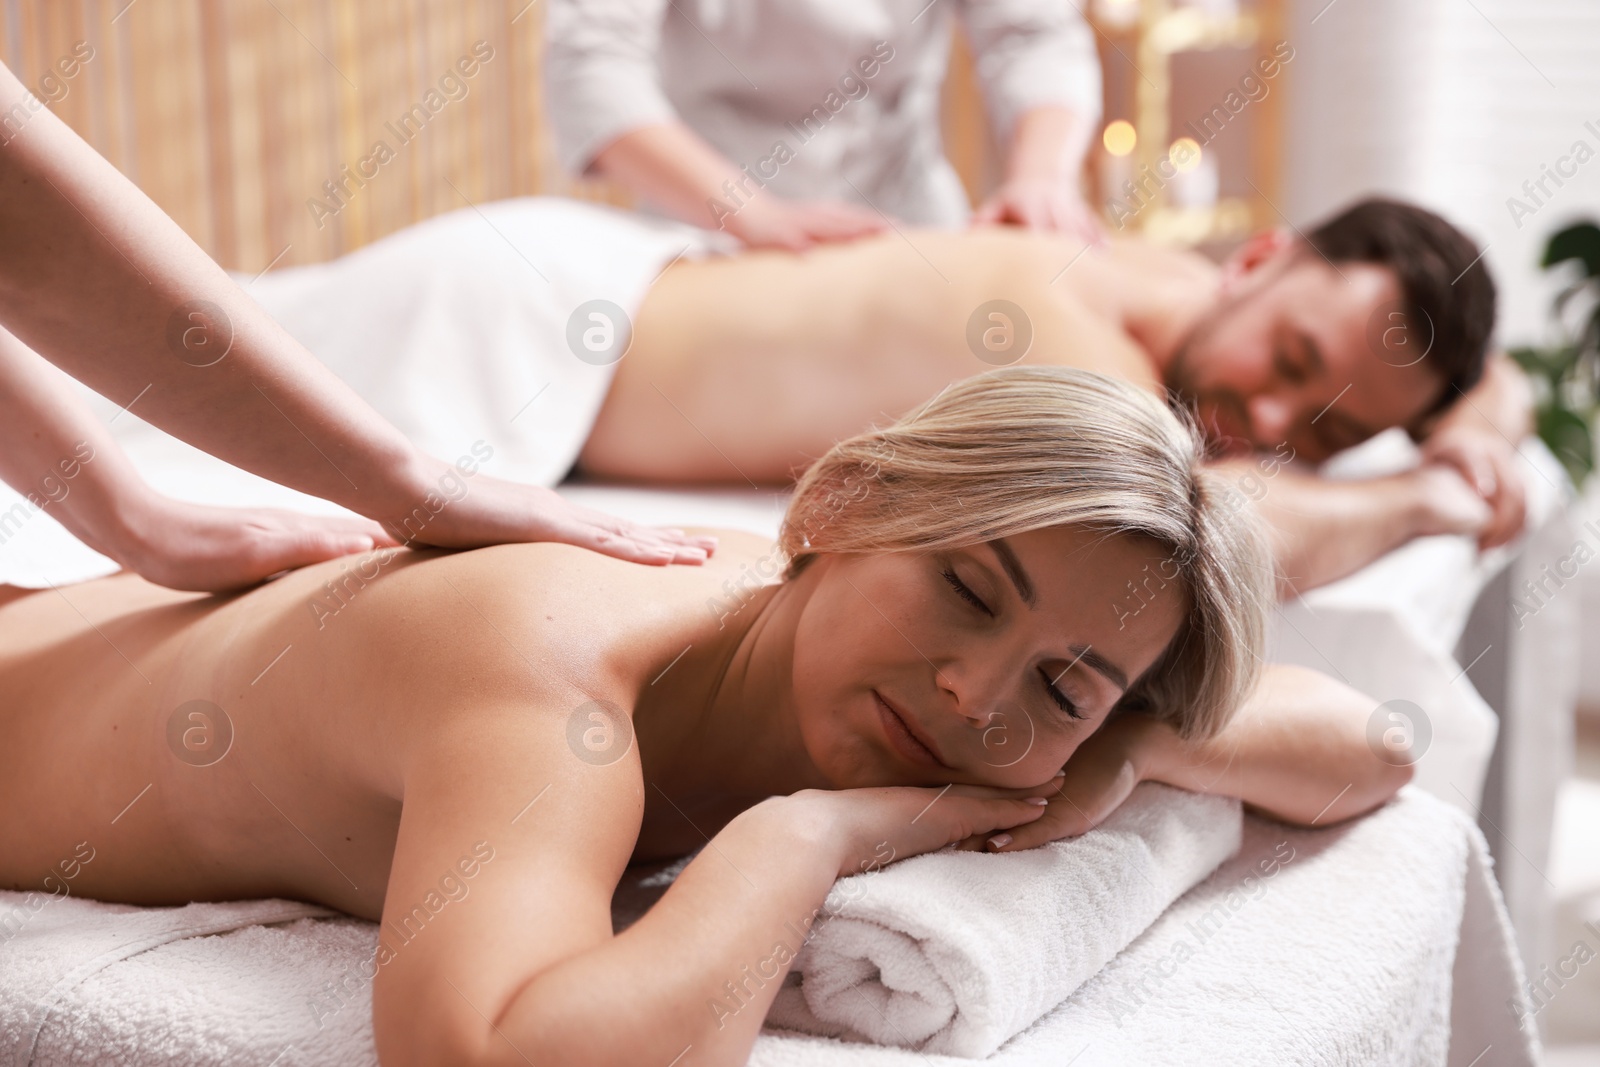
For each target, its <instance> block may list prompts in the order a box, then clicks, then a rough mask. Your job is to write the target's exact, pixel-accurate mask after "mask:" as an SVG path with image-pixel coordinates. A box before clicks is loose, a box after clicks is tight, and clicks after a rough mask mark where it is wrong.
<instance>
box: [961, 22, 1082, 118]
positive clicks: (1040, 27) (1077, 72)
mask: <svg viewBox="0 0 1600 1067" xmlns="http://www.w3.org/2000/svg"><path fill="white" fill-rule="evenodd" d="M960 13H961V21H962V23H963V24H964V25H965V27H966V31H967V40H968V42H969V43H970V44H971V46H972V55H973V62H974V65H975V66H976V68H977V73H978V80H979V81H980V82H981V83H982V85H983V93H984V99H985V102H986V103H987V105H988V108H989V117H990V120H991V121H992V122H993V123H994V127H995V133H996V136H997V140H998V141H999V143H1000V144H1001V145H1008V144H1010V142H1011V134H1012V131H1013V130H1015V128H1016V124H1017V120H1018V119H1020V118H1021V117H1022V115H1023V113H1024V112H1027V111H1029V110H1031V109H1032V108H1035V107H1039V106H1041V105H1044V104H1057V105H1061V106H1065V107H1070V108H1072V109H1073V110H1074V111H1076V112H1077V113H1078V114H1079V115H1081V116H1083V119H1084V121H1085V122H1087V123H1088V124H1089V125H1090V126H1093V125H1095V124H1097V123H1098V122H1099V120H1100V108H1101V100H1100V56H1099V54H1098V53H1096V52H1095V48H1094V31H1093V30H1091V29H1090V28H1089V26H1088V24H1087V23H1085V22H1084V20H1083V16H1082V15H1081V14H1079V12H1078V9H1077V6H1076V4H1075V3H1074V2H1070V0H960Z"/></svg>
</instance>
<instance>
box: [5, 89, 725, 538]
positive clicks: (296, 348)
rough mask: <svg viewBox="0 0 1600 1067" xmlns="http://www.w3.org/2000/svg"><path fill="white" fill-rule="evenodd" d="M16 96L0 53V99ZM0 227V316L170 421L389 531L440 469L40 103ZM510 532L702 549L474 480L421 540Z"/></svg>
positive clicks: (34, 345)
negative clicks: (387, 528)
mask: <svg viewBox="0 0 1600 1067" xmlns="http://www.w3.org/2000/svg"><path fill="white" fill-rule="evenodd" d="M26 93H27V90H26V89H25V88H24V87H23V86H22V84H21V83H20V82H19V81H17V79H16V77H15V76H14V75H13V74H12V73H11V71H10V70H8V69H6V68H5V67H4V66H3V65H0V110H4V108H6V107H9V106H11V104H12V103H14V102H15V101H17V100H18V99H21V98H22V97H23V96H24V95H25V94H26ZM0 233H4V235H5V239H4V240H3V241H0V322H3V323H4V325H5V327H6V329H8V330H9V331H10V332H11V333H12V334H13V335H15V337H16V338H17V339H18V340H20V341H21V342H22V343H23V344H25V345H26V346H28V347H29V348H31V349H32V350H33V351H35V352H37V353H38V354H39V355H41V356H43V357H44V358H45V359H48V360H49V361H50V362H52V363H54V364H55V365H56V366H58V367H60V368H61V369H63V370H65V371H66V372H67V373H69V374H71V375H72V376H73V377H75V378H77V379H78V380H79V381H82V382H84V383H85V384H87V385H89V386H90V387H91V388H93V389H95V390H96V391H98V392H100V393H102V394H103V395H105V396H107V397H109V398H111V399H112V400H114V401H116V402H119V403H125V404H128V405H134V404H137V414H138V415H140V416H141V417H143V418H145V419H147V420H148V421H150V422H152V423H154V424H155V425H157V426H159V427H161V428H162V429H164V430H166V431H168V432H169V433H172V434H174V435H176V436H178V437H181V438H183V439H184V440H186V441H188V442H189V443H190V444H193V445H195V446H196V447H198V448H201V449H204V450H205V451H207V452H210V453H211V454H212V455H215V456H218V457H220V458H221V459H224V460H227V461H228V462H230V463H233V464H235V465H237V466H240V467H243V468H244V469H246V470H249V471H252V472H254V473H256V474H259V475H261V476H262V477H264V478H269V479H271V480H273V481H276V482H279V483H281V484H283V485H287V486H290V487H292V488H295V489H299V490H301V491H302V492H306V493H310V494H312V495H314V496H320V497H323V498H325V499H328V500H332V501H335V502H337V503H340V504H343V505H345V506H346V507H348V508H350V509H351V510H353V511H356V512H359V513H360V514H363V515H366V516H368V517H370V518H373V519H375V520H377V521H379V522H383V523H386V524H389V525H390V528H391V529H398V528H399V524H400V522H401V521H402V520H403V519H404V518H405V517H406V516H408V515H410V514H411V512H412V510H413V509H414V508H415V507H417V506H418V505H419V504H420V503H421V502H422V501H424V500H425V499H427V498H428V496H429V495H430V494H431V493H432V491H433V488H434V486H435V485H436V484H437V482H438V480H439V479H440V478H441V477H443V476H446V472H448V471H450V468H449V466H448V465H447V464H445V463H443V462H441V461H439V460H435V459H432V458H430V457H428V456H425V455H423V454H422V453H420V452H418V451H417V449H416V448H415V447H413V446H412V444H411V443H410V442H409V441H408V440H407V439H406V438H405V436H404V435H403V434H401V433H400V431H399V430H397V429H396V428H395V427H393V426H392V425H390V424H389V423H388V422H387V421H385V420H384V418H383V417H382V416H381V415H379V414H378V413H377V412H376V411H375V410H373V409H372V408H371V407H370V406H369V405H368V404H367V403H366V402H365V401H363V400H362V399H361V398H360V397H359V396H357V395H356V394H355V393H354V392H353V391H351V389H350V388H349V387H348V386H347V385H345V384H344V383H343V382H342V381H340V380H339V378H338V377H337V376H335V375H334V374H333V372H332V371H330V370H328V369H327V368H326V367H324V366H323V365H322V364H321V363H319V362H317V360H316V359H315V358H314V357H312V356H311V354H310V353H308V352H307V351H306V350H305V349H304V348H302V347H301V346H300V345H299V344H298V343H297V342H295V341H294V339H293V338H291V337H290V336H289V335H288V334H287V333H286V332H285V331H284V330H283V329H282V327H280V326H279V325H278V324H277V323H275V322H273V321H272V319H271V318H270V317H269V316H268V315H267V314H266V312H264V311H263V310H262V309H261V308H260V306H258V305H257V304H256V303H255V302H254V301H252V300H251V299H250V298H249V297H248V296H247V295H246V294H245V293H244V291H243V290H242V289H240V288H239V286H237V285H236V284H234V282H233V281H232V280H231V279H230V278H229V277H228V276H227V274H225V273H224V272H223V270H222V268H220V267H219V266H217V264H215V263H214V262H212V261H211V259H210V258H208V257H207V256H206V254H205V253H204V252H203V251H201V249H200V248H199V246H197V245H196V244H195V243H194V242H193V241H191V240H190V239H189V238H188V236H187V235H186V234H184V233H183V231H182V230H180V229H179V228H178V226H177V224H176V223H174V222H173V221H172V220H171V219H170V218H168V217H167V216H166V215H165V214H164V213H163V212H162V211H161V209H160V208H158V207H157V206H156V205H155V204H154V203H153V202H151V200H150V199H149V198H148V197H146V196H145V195H144V194H143V193H142V192H140V191H139V189H138V188H137V187H136V186H135V185H134V184H133V183H132V182H130V181H128V180H127V178H125V177H123V176H122V174H120V173H119V172H118V171H117V169H116V168H115V167H113V166H112V165H111V164H110V163H108V162H107V161H106V160H105V159H104V158H102V157H101V156H100V155H99V154H98V153H96V152H95V151H94V149H92V148H90V147H89V145H87V144H86V143H84V141H83V140H82V139H81V138H79V137H78V135H77V134H76V133H74V132H73V131H72V130H71V129H70V128H69V127H68V126H67V125H66V124H65V123H63V122H62V121H61V120H60V119H58V118H57V117H56V116H55V115H53V114H51V113H50V112H49V110H47V109H46V110H41V111H39V112H38V113H37V114H35V115H34V116H33V118H32V119H30V120H29V122H28V124H27V126H26V128H24V129H22V130H21V131H20V132H18V133H17V134H16V135H15V136H13V137H11V138H10V139H9V140H8V141H6V142H5V144H4V146H3V147H0ZM374 358H378V357H377V356H376V355H375V357H374ZM524 540H528V541H539V540H557V541H567V542H570V543H573V544H578V545H582V546H583V547H585V548H592V549H596V550H598V551H602V552H608V553H610V554H612V555H617V556H622V557H623V558H626V559H632V560H635V561H637V562H648V563H668V562H675V561H676V562H703V561H704V559H705V555H706V552H705V547H706V546H704V545H702V544H701V543H700V542H698V541H695V540H694V539H686V538H683V537H681V536H678V535H676V534H673V533H670V532H667V531H658V530H650V529H648V528H645V527H640V526H635V525H633V524H631V523H625V522H622V521H621V520H612V519H609V518H608V517H606V516H597V515H595V514H594V513H593V512H588V511H586V510H585V509H579V508H573V507H571V506H569V505H567V504H566V502H565V501H563V500H562V499H561V498H560V497H558V496H556V494H554V493H553V492H551V491H550V490H547V489H540V488H536V487H532V486H520V485H514V484H512V483H508V482H500V481H496V480H495V479H492V478H487V477H479V478H475V479H474V480H473V485H472V492H471V493H470V494H468V495H467V496H466V497H464V498H462V499H461V500H459V501H454V502H453V503H452V504H451V506H450V507H448V508H445V509H444V510H443V511H440V512H438V513H437V514H436V515H435V516H434V518H433V519H432V520H431V521H430V522H429V524H428V527H427V537H426V541H427V543H429V544H434V545H439V546H445V547H472V546H477V545H484V544H494V543H498V542H501V541H524Z"/></svg>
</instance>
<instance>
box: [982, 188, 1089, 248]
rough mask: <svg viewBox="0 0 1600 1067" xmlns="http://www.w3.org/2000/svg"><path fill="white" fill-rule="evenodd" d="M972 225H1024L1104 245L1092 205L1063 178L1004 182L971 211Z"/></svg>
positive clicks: (1032, 228)
mask: <svg viewBox="0 0 1600 1067" xmlns="http://www.w3.org/2000/svg"><path fill="white" fill-rule="evenodd" d="M972 224H973V225H974V226H1003V225H1015V226H1025V227H1027V228H1028V229H1031V230H1046V231H1054V232H1059V233H1063V234H1066V235H1067V236H1069V237H1076V238H1078V239H1079V240H1081V241H1083V242H1085V243H1086V244H1090V245H1094V246H1097V247H1099V246H1104V245H1105V243H1106V232H1105V227H1104V226H1102V225H1101V223H1100V219H1099V217H1098V216H1097V215H1096V214H1095V212H1094V209H1093V208H1091V207H1089V205H1088V204H1086V203H1084V202H1083V197H1081V196H1079V195H1078V192H1077V190H1076V189H1074V188H1073V187H1072V185H1071V184H1070V183H1068V182H1066V181H1062V180H1058V179H1044V178H1018V179H1014V180H1012V181H1008V182H1006V183H1005V184H1004V185H1002V186H1001V187H1000V188H999V189H996V190H995V191H994V194H993V195H991V196H990V197H989V199H987V200H985V201H984V202H983V205H982V206H981V207H979V208H978V210H977V211H975V212H974V213H973V215H972Z"/></svg>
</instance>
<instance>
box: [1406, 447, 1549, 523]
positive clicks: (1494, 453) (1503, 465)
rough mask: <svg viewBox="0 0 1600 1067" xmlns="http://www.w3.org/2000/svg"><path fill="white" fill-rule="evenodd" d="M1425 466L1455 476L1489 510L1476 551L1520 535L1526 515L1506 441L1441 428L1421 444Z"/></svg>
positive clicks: (1522, 487) (1525, 498)
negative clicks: (1441, 468)
mask: <svg viewBox="0 0 1600 1067" xmlns="http://www.w3.org/2000/svg"><path fill="white" fill-rule="evenodd" d="M1422 456H1423V460H1424V462H1426V463H1435V464H1442V465H1446V466H1449V467H1451V468H1452V469H1454V470H1455V471H1456V472H1458V473H1459V474H1460V475H1461V477H1462V478H1463V479H1464V480H1465V481H1466V483H1467V484H1468V485H1469V486H1471V487H1472V488H1473V489H1474V490H1476V492H1477V494H1478V496H1479V497H1480V498H1481V499H1482V500H1483V502H1484V504H1486V505H1487V506H1488V508H1489V519H1488V522H1487V523H1486V524H1485V525H1484V526H1483V528H1482V529H1480V530H1479V531H1478V547H1479V548H1493V547H1495V546H1496V545H1503V544H1505V543H1506V542H1507V541H1509V540H1511V539H1512V538H1513V537H1515V536H1516V535H1517V534H1519V533H1520V532H1522V526H1523V523H1524V522H1525V521H1526V520H1527V514H1528V490H1527V486H1526V485H1524V484H1523V481H1522V474H1521V471H1520V470H1519V469H1518V466H1519V459H1520V457H1518V455H1517V453H1516V451H1515V450H1514V449H1512V447H1511V446H1510V445H1509V444H1507V443H1506V440H1505V438H1503V437H1501V436H1499V435H1498V434H1496V433H1494V432H1493V431H1490V430H1485V429H1480V428H1478V427H1475V426H1470V425H1454V426H1441V427H1440V428H1439V429H1438V430H1437V431H1435V432H1434V433H1433V434H1432V435H1430V436H1429V437H1428V439H1427V440H1425V441H1423V442H1422Z"/></svg>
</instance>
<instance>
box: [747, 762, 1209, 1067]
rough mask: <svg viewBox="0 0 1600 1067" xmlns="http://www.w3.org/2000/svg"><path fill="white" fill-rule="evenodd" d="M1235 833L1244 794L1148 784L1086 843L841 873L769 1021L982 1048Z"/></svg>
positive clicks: (1121, 936)
mask: <svg viewBox="0 0 1600 1067" xmlns="http://www.w3.org/2000/svg"><path fill="white" fill-rule="evenodd" d="M1239 827H1240V815H1239V802H1238V801H1237V800H1232V799H1228V798H1223V797H1208V796H1200V795H1198V794H1194V793H1185V792H1183V791H1181V790H1178V789H1172V788H1170V787H1168V786H1164V785H1157V784H1155V783H1150V782H1147V783H1145V784H1143V785H1141V786H1139V787H1138V788H1137V789H1136V790H1135V791H1134V793H1133V795H1132V796H1131V797H1129V798H1128V801H1127V802H1126V803H1125V804H1123V805H1122V807H1121V808H1119V809H1118V810H1117V811H1116V812H1114V813H1113V814H1112V816H1111V817H1110V818H1109V819H1107V820H1106V822H1105V823H1104V824H1102V825H1101V826H1099V827H1097V828H1096V829H1094V830H1091V831H1089V832H1088V833H1087V834H1084V835H1083V836H1082V837H1079V838H1075V839H1072V840H1066V841H1056V842H1052V843H1051V844H1049V845H1045V846H1043V847H1042V848H1037V849H1028V850H1027V851H1024V852H1017V853H1012V854H1010V855H1005V856H994V855H989V854H985V853H981V852H956V851H941V852H935V853H929V854H926V855H922V856H915V857H912V858H911V859H908V860H905V861H903V862H900V863H894V864H891V865H889V866H887V867H884V868H882V869H881V870H873V871H870V872H868V873H864V874H857V875H853V876H851V877H849V878H843V879H840V880H839V882H838V883H837V884H836V885H835V886H834V888H833V891H832V892H831V893H829V894H828V899H827V901H826V902H825V904H824V905H823V911H822V914H821V915H820V916H819V917H818V918H817V919H816V920H815V922H814V923H813V924H812V926H811V929H810V930H809V931H807V939H806V943H805V947H804V948H803V949H801V950H800V953H799V956H798V958H797V959H796V960H795V965H794V968H793V970H792V971H791V972H790V974H789V976H788V979H787V980H786V981H785V982H784V985H783V987H782V988H781V989H780V990H779V992H778V996H777V999H776V1000H775V1001H774V1002H773V1006H772V1010H771V1011H770V1012H768V1014H767V1021H768V1023H770V1024H772V1025H774V1026H781V1027H783V1028H785V1029H790V1030H799V1031H803V1032H806V1033H818V1034H828V1035H832V1036H839V1037H848V1038H854V1039H857V1040H865V1041H871V1042H874V1043H877V1044H882V1045H903V1046H906V1047H908V1048H916V1049H919V1050H921V1051H924V1052H942V1053H946V1054H950V1055H956V1056H967V1057H973V1058H978V1057H983V1056H987V1055H989V1054H990V1053H991V1052H993V1051H994V1050H995V1049H997V1048H999V1047H1000V1046H1001V1045H1002V1044H1004V1043H1005V1041H1006V1040H1007V1039H1009V1038H1011V1037H1012V1036H1013V1035H1015V1034H1017V1033H1019V1032H1021V1031H1022V1030H1024V1029H1026V1028H1027V1027H1028V1026H1030V1025H1031V1024H1032V1023H1033V1022H1034V1020H1036V1019H1038V1018H1039V1017H1040V1016H1041V1015H1044V1014H1045V1013H1046V1012H1048V1011H1049V1010H1050V1009H1051V1008H1054V1007H1055V1006H1056V1005H1057V1004H1060V1003H1061V1002H1062V1001H1063V1000H1066V999H1067V997H1069V996H1071V995H1072V992H1073V990H1075V989H1077V988H1078V986H1080V985H1082V984H1083V983H1084V982H1085V981H1087V980H1088V979H1089V978H1092V977H1093V976H1094V975H1095V973H1096V972H1098V971H1099V970H1100V968H1101V967H1103V966H1105V964H1106V962H1107V961H1109V960H1110V959H1111V958H1112V957H1114V956H1115V955H1116V954H1117V953H1118V952H1120V951H1121V950H1122V949H1123V948H1124V947H1125V946H1126V945H1127V944H1128V943H1129V942H1131V941H1132V940H1133V939H1134V938H1136V937H1138V936H1139V935H1140V934H1141V933H1143V932H1144V930H1145V929H1146V927H1148V926H1149V925H1150V924H1151V923H1152V922H1154V921H1155V920H1156V918H1157V917H1158V916H1160V914H1161V913H1162V912H1163V911H1165V910H1166V909H1167V907H1168V906H1169V905H1170V904H1171V903H1172V902H1173V901H1174V900H1176V899H1177V898H1178V897H1180V896H1181V895H1183V893H1184V892H1186V891H1187V890H1188V889H1189V888H1190V887H1192V886H1193V885H1195V883H1197V882H1199V881H1200V880H1201V879H1203V878H1205V877H1206V876H1207V875H1208V874H1210V873H1211V872H1212V871H1213V870H1215V869H1216V867H1217V865H1218V864H1220V863H1221V862H1222V861H1223V860H1225V859H1227V858H1228V857H1229V856H1231V855H1233V854H1234V852H1236V851H1237V850H1238V848H1239V833H1240V829H1239ZM736 1007H737V1002H735V1003H734V1004H733V1005H732V1006H731V1007H730V1008H729V1012H730V1014H731V1012H732V1010H733V1009H734V1008H736Z"/></svg>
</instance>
